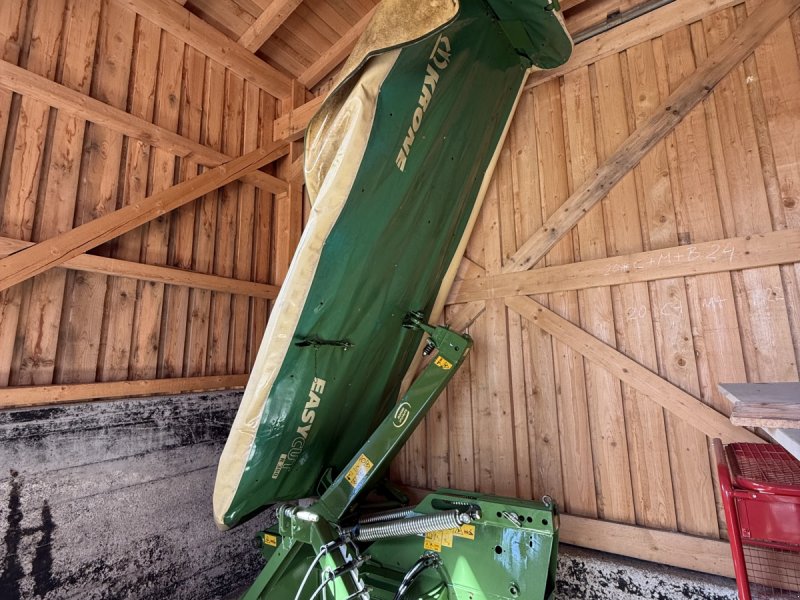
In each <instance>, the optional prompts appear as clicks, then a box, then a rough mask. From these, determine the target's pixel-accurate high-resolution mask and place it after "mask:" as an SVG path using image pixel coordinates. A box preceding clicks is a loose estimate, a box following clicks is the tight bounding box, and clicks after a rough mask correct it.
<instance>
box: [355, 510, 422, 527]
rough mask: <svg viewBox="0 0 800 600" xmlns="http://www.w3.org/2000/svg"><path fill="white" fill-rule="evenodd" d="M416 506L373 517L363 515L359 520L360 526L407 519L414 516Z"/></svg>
mask: <svg viewBox="0 0 800 600" xmlns="http://www.w3.org/2000/svg"><path fill="white" fill-rule="evenodd" d="M415 508H416V506H404V507H402V508H395V509H393V510H387V511H384V512H376V513H372V514H371V515H363V516H362V517H361V518H360V519H359V520H358V524H359V525H369V524H370V523H384V522H386V521H394V520H395V519H406V518H408V517H410V516H412V515H413V514H414V509H415Z"/></svg>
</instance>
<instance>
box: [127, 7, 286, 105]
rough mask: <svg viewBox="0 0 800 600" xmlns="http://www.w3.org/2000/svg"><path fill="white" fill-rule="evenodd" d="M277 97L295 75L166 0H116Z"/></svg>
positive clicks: (284, 92) (283, 91)
mask: <svg viewBox="0 0 800 600" xmlns="http://www.w3.org/2000/svg"><path fill="white" fill-rule="evenodd" d="M116 1H118V2H120V4H121V5H122V6H126V7H128V8H130V9H131V10H132V11H134V12H135V13H137V14H139V15H141V16H142V17H144V18H145V19H147V20H148V21H151V22H153V23H155V24H156V25H158V26H159V27H161V29H164V30H165V31H167V32H169V33H171V34H172V35H174V36H175V37H177V38H178V39H179V40H181V41H182V42H184V43H186V44H189V45H190V46H192V47H193V48H197V49H198V50H199V51H200V52H202V53H203V54H205V55H206V56H208V57H209V58H211V59H213V60H215V61H217V62H218V63H220V64H222V65H223V66H225V68H227V69H230V70H231V71H233V72H234V73H236V74H237V75H239V76H241V77H243V78H244V79H246V80H247V81H249V82H251V83H253V84H255V85H257V86H258V87H260V88H261V89H263V90H264V91H266V92H267V93H269V94H271V95H273V96H275V97H276V98H283V97H284V96H286V95H288V94H289V92H290V91H291V78H290V77H289V76H288V75H286V74H285V73H283V72H281V71H279V70H278V69H276V68H275V67H273V66H272V65H269V64H267V63H265V62H264V61H263V60H260V59H259V58H257V57H256V56H254V55H253V54H252V53H250V52H248V51H247V50H245V49H244V48H242V47H241V46H240V45H239V44H237V43H236V42H234V41H233V40H231V39H230V38H229V37H228V36H226V35H225V34H223V33H221V32H220V31H217V30H216V29H215V28H214V27H212V26H211V25H209V24H208V23H206V22H205V21H203V19H201V18H200V17H197V16H195V15H193V14H192V13H190V12H189V11H188V10H186V9H185V8H183V7H182V6H181V5H180V4H178V3H176V2H165V1H164V0H116Z"/></svg>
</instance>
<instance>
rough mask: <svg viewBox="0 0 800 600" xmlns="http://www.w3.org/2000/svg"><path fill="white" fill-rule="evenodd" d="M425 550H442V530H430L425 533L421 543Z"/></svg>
mask: <svg viewBox="0 0 800 600" xmlns="http://www.w3.org/2000/svg"><path fill="white" fill-rule="evenodd" d="M451 542H452V540H451ZM422 547H423V548H425V550H433V551H434V552H441V551H442V532H441V531H430V532H428V533H426V534H425V542H424V543H423V544H422Z"/></svg>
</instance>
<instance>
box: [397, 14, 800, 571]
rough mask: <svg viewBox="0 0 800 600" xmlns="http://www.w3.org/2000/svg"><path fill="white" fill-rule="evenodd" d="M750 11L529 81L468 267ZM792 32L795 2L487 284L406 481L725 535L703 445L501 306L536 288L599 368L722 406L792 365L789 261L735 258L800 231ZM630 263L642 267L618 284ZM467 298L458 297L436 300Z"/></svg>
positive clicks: (576, 174) (797, 40)
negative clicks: (538, 255) (542, 239)
mask: <svg viewBox="0 0 800 600" xmlns="http://www.w3.org/2000/svg"><path fill="white" fill-rule="evenodd" d="M759 5H760V3H759V2H749V1H748V2H747V3H746V6H745V4H739V5H737V6H735V7H733V8H728V9H725V10H722V11H720V12H717V13H714V14H713V15H711V16H708V17H706V18H703V19H702V21H698V22H695V23H691V24H690V25H688V26H683V27H679V28H677V29H674V30H672V31H669V32H668V33H664V34H663V35H658V36H657V37H653V39H650V40H649V41H646V42H644V43H640V44H638V45H636V46H633V47H630V48H626V49H624V50H623V51H621V52H618V53H614V54H612V55H610V56H607V57H604V58H602V59H600V60H596V61H595V62H593V63H592V64H589V65H588V66H582V67H580V68H576V69H572V70H567V71H566V72H565V73H564V74H563V75H562V76H560V77H558V78H552V79H550V80H547V81H544V82H542V83H539V84H536V85H530V86H529V87H528V88H526V89H525V91H524V93H523V94H522V97H521V99H520V103H519V109H518V112H517V114H516V116H515V118H514V121H513V124H512V127H511V130H510V133H509V135H508V138H507V140H506V142H505V145H504V147H503V149H502V154H501V156H500V159H499V163H498V165H497V168H496V171H495V174H494V178H493V181H492V184H491V186H490V189H489V192H488V195H487V197H486V200H485V204H484V207H483V210H482V213H481V216H480V218H479V222H478V224H477V226H476V229H475V232H474V234H473V236H472V238H471V240H470V243H469V247H468V250H467V254H466V256H467V261H465V264H464V265H463V266H464V268H463V269H462V273H463V274H465V275H464V277H465V278H468V277H470V276H472V275H474V274H475V273H482V270H485V273H486V275H487V276H491V275H493V274H498V273H500V271H501V269H502V268H503V266H504V265H507V263H508V258H509V257H510V256H511V255H512V254H513V253H514V251H515V250H516V249H517V247H518V246H519V245H520V244H521V243H522V242H523V241H525V240H527V239H528V238H529V237H530V236H531V235H532V234H533V233H534V232H535V231H536V230H537V229H539V228H541V226H542V224H543V222H544V221H545V220H546V219H547V218H548V217H549V216H550V215H552V214H553V213H554V212H555V211H556V210H557V209H558V207H559V206H560V205H561V204H562V203H563V202H564V201H565V200H566V199H567V198H568V197H569V196H570V194H571V193H572V192H574V191H575V190H576V189H578V188H579V186H580V185H581V184H582V182H583V181H584V180H586V179H587V178H588V176H589V175H590V174H591V173H592V172H593V171H594V170H595V168H596V167H597V166H598V165H600V164H602V163H603V161H604V160H605V159H606V158H607V157H608V156H609V155H610V154H611V153H612V152H614V151H615V150H616V149H618V148H619V147H620V145H621V144H622V143H623V142H624V141H625V140H626V138H627V137H628V135H629V134H630V133H631V132H633V131H634V130H635V129H636V127H637V126H638V125H639V124H641V123H642V122H643V121H645V120H646V119H647V118H648V117H649V116H650V115H651V114H652V113H653V111H654V110H655V109H656V107H658V106H659V104H660V103H661V102H662V101H664V100H665V99H666V98H667V96H668V95H669V94H670V93H671V92H672V91H674V90H675V88H676V87H677V86H678V85H679V84H680V83H681V81H683V80H684V79H685V78H686V77H687V76H688V75H690V74H691V73H692V72H693V71H694V70H695V68H696V67H697V66H698V65H699V64H702V63H703V61H704V60H705V58H706V56H707V55H708V53H709V52H710V51H712V50H713V49H714V48H715V47H716V46H717V45H719V44H720V43H721V42H722V41H723V40H725V39H726V38H727V37H728V36H729V35H730V33H731V32H732V31H733V30H734V29H735V28H736V26H737V24H738V23H741V22H742V21H744V20H745V19H746V16H747V13H748V12H750V13H752V12H753V11H755V10H756V9H757V7H758V6H759ZM798 47H800V17H798V14H795V15H794V16H793V17H792V18H791V22H785V23H784V24H783V25H781V26H780V27H779V28H778V29H776V30H775V31H774V32H773V33H772V34H771V35H770V36H769V37H768V38H767V40H766V41H765V42H764V43H763V44H761V45H760V46H759V47H758V49H757V51H756V52H755V54H754V56H751V57H749V58H748V59H747V60H746V61H745V62H744V63H743V64H742V65H740V66H739V67H737V68H736V69H734V71H733V72H732V73H731V74H729V76H727V77H726V78H725V79H724V80H723V81H722V83H721V84H720V85H719V86H718V87H717V88H716V89H715V91H714V92H713V94H712V95H711V96H710V97H709V98H708V99H707V100H706V101H704V102H703V103H702V104H700V105H698V106H697V107H696V108H695V109H694V110H693V111H692V112H691V113H690V115H689V116H688V117H687V118H686V119H684V120H683V122H681V123H680V124H679V125H678V126H677V128H676V129H674V130H673V131H672V132H671V133H669V134H668V135H667V136H666V138H665V139H664V140H663V141H661V142H660V143H658V144H657V146H656V147H655V148H654V149H653V150H652V151H651V152H650V153H649V154H648V155H647V156H646V158H645V159H644V160H643V161H642V162H641V163H640V164H639V165H638V166H637V167H636V168H635V169H634V171H633V172H631V173H630V174H629V175H627V176H626V177H625V178H624V179H623V180H622V181H621V182H620V183H619V184H618V185H616V186H615V187H614V188H613V190H612V191H611V192H610V193H609V195H608V196H607V197H606V198H605V199H603V201H602V202H601V203H599V204H598V205H596V206H595V208H594V209H592V210H591V211H590V212H589V213H588V214H587V215H586V216H585V217H584V218H583V219H582V220H581V221H580V223H579V224H578V225H577V226H576V227H575V228H574V229H573V230H572V231H571V232H570V234H569V235H567V236H566V237H565V238H564V239H563V240H562V241H561V242H560V243H558V245H556V246H555V247H554V248H553V249H552V250H551V251H550V252H549V254H547V256H546V257H545V258H544V260H542V261H541V262H540V263H539V264H538V265H537V267H536V269H534V271H532V273H534V278H533V279H531V278H530V277H529V279H530V281H532V282H533V283H530V284H529V285H528V287H527V288H524V292H517V291H515V290H517V289H518V287H519V286H518V285H517V284H516V283H515V280H511V279H509V280H508V282H510V283H508V285H506V287H505V288H498V289H496V290H493V291H492V293H490V294H488V295H485V296H484V298H486V297H489V298H490V299H488V300H487V301H486V308H485V311H484V312H483V313H482V315H481V316H480V317H479V318H478V319H477V320H476V321H475V322H474V323H473V324H472V325H471V326H470V327H469V334H470V335H471V336H472V337H473V339H474V342H475V343H474V349H473V351H472V353H471V354H470V356H469V360H468V362H467V364H466V365H465V366H464V367H463V368H462V369H461V370H460V371H459V373H458V374H457V375H456V377H455V379H454V381H453V382H452V383H451V385H450V386H449V388H448V389H447V392H446V394H445V395H444V396H442V397H441V398H440V399H439V401H438V402H437V403H436V405H435V406H434V408H433V409H432V411H431V413H430V414H429V416H428V418H427V420H426V422H425V425H424V426H423V427H420V428H419V430H418V431H417V433H416V434H415V435H414V437H413V438H412V439H411V440H410V441H409V443H408V444H407V445H406V447H405V448H404V450H403V452H402V454H401V455H400V457H399V458H398V460H397V461H396V463H395V465H394V468H395V470H396V474H397V476H398V477H399V479H401V480H402V481H403V482H405V483H407V484H410V485H412V486H417V487H422V488H438V487H444V486H450V487H454V488H460V489H465V490H477V491H480V492H486V493H496V494H499V495H505V496H519V497H522V498H540V497H541V496H543V495H545V494H547V495H550V496H552V497H553V498H554V499H555V500H556V502H557V504H558V506H559V507H560V509H561V510H562V511H564V512H565V513H567V514H569V515H579V516H582V517H588V518H591V519H600V520H604V521H611V522H618V523H625V524H637V525H640V526H645V527H647V528H653V529H660V530H671V531H678V532H684V533H688V534H696V535H700V536H704V537H708V538H715V539H719V538H720V536H722V537H724V536H725V532H724V516H723V515H722V512H721V508H720V504H719V499H718V492H717V485H716V481H715V473H714V470H713V469H712V461H711V458H710V455H709V439H708V438H707V437H706V435H705V434H704V433H702V432H701V431H700V430H699V429H698V428H697V423H696V422H694V420H692V419H682V418H678V417H677V416H675V415H674V414H672V412H671V411H668V410H665V409H664V408H662V406H661V405H659V403H656V402H654V401H653V399H652V398H651V397H650V396H649V395H648V393H652V391H650V392H643V391H642V389H640V388H645V386H644V385H638V383H639V382H638V381H637V380H636V377H632V378H631V377H629V378H628V380H627V382H621V381H620V379H618V378H617V377H615V376H614V375H612V373H611V372H610V371H609V370H608V369H607V368H604V367H603V366H600V365H599V364H598V363H597V361H593V360H589V359H587V358H585V357H584V356H583V355H582V352H586V348H585V346H584V345H583V340H585V338H583V337H581V336H580V335H576V334H575V332H574V328H573V330H569V331H567V330H566V329H563V328H562V332H561V333H559V335H557V336H553V335H550V334H549V333H547V332H546V331H545V330H544V329H542V328H541V327H539V326H537V324H536V323H535V322H533V321H532V320H529V319H528V318H526V317H522V316H520V314H519V313H518V312H517V311H515V310H513V309H511V308H509V307H508V306H507V304H506V300H508V297H510V296H513V295H515V294H517V293H521V294H522V293H524V294H528V295H529V296H530V297H531V298H533V299H534V300H535V301H536V302H538V303H540V304H541V305H543V306H544V307H547V308H549V310H550V311H553V312H554V313H555V314H556V315H558V316H560V317H562V318H563V319H566V320H567V321H568V322H569V323H572V324H574V325H577V326H578V327H579V328H580V329H582V330H583V332H585V333H586V334H588V335H589V336H591V338H592V339H595V340H600V341H602V343H603V344H605V345H606V346H604V348H605V350H604V351H603V356H604V357H605V359H606V360H607V361H609V363H611V364H614V363H619V360H618V359H617V358H615V357H617V356H624V357H628V358H630V359H632V360H633V361H635V363H638V365H641V366H643V367H645V369H646V370H647V371H648V372H650V373H654V374H657V375H658V376H660V377H661V378H663V380H665V381H667V382H670V383H671V384H672V385H673V386H674V388H672V389H676V390H678V391H680V390H682V391H683V392H686V393H688V394H689V395H691V396H692V397H694V398H696V399H699V400H700V401H701V402H702V403H703V404H705V405H707V406H710V407H712V408H714V409H715V410H717V411H719V412H721V413H724V414H727V413H728V411H729V406H728V405H727V403H726V401H725V400H724V399H723V398H722V397H721V396H720V394H719V392H718V391H717V384H718V383H720V382H773V381H797V378H798V370H797V356H798V351H800V312H799V311H800V300H799V299H798V293H799V290H798V286H797V278H798V273H799V272H798V265H797V264H777V263H773V265H771V266H760V267H758V268H742V267H741V266H737V265H742V264H746V261H747V260H749V255H750V254H751V251H753V250H754V248H755V246H753V248H752V249H751V247H750V246H751V245H752V244H755V245H757V246H759V247H761V248H762V250H763V249H764V248H766V253H767V254H769V253H770V252H773V253H777V252H778V251H784V250H786V244H789V243H790V242H789V241H788V238H787V237H785V236H784V237H781V234H782V233H784V234H786V235H789V234H791V231H789V232H788V233H787V232H785V231H784V230H793V229H795V230H796V229H798V228H800V60H798V52H797V51H798ZM773 232H777V233H773ZM792 239H793V240H794V241H793V242H792V243H794V244H796V238H792ZM643 252H653V253H651V254H646V255H642V256H638V254H639V253H643ZM794 255H795V256H797V253H796V246H795V253H794ZM614 257H620V258H618V259H616V260H615V259H614ZM603 259H611V260H606V262H598V261H602V260H603ZM795 260H797V259H796V258H795ZM767 263H769V259H767ZM565 265H566V266H567V267H561V268H560V269H558V270H556V269H557V267H560V266H565ZM698 265H702V269H703V270H698V269H700V267H698ZM709 265H713V266H709ZM668 268H669V278H664V277H665V275H663V274H660V273H664V272H665V270H666V269H668ZM709 270H710V271H714V272H709ZM639 272H641V273H639ZM625 273H629V274H631V279H633V280H634V282H632V283H625V284H618V283H619V282H620V281H621V279H620V277H618V276H619V275H620V274H625ZM637 273H638V274H637ZM694 273H703V274H696V275H695V274H694ZM526 275H530V273H528V274H526ZM537 275H538V276H537ZM587 275H592V277H591V278H589V279H588V280H587V278H586V276H587ZM684 275H685V276H684ZM516 281H521V279H520V280H516ZM611 281H614V282H615V284H614V285H610V284H609V283H610V282H611ZM626 281H627V280H626ZM536 282H538V284H537V283H536ZM572 282H574V284H573V283H572ZM459 283H460V282H459V281H457V282H456V286H455V288H454V289H455V290H457V289H458V288H459ZM473 289H475V288H473ZM490 291H491V290H490ZM519 297H520V296H517V298H519ZM521 297H523V298H524V296H521ZM472 299H474V297H473V298H468V297H466V296H464V295H463V294H462V295H461V297H459V293H458V291H455V292H454V293H453V294H452V295H451V301H450V305H449V306H448V307H447V314H448V315H453V314H454V313H455V312H457V311H458V310H459V308H460V307H459V302H465V301H467V300H472ZM528 316H530V314H529V315H528ZM564 331H567V332H566V333H564ZM617 353H619V354H617ZM621 372H622V373H628V371H627V369H626V368H622V370H621V371H618V373H621ZM650 389H651V390H652V388H650ZM666 395H667V396H669V394H666ZM660 400H663V398H662V399H660ZM667 400H669V399H667ZM584 522H585V521H584ZM627 544H630V545H631V546H634V545H636V544H637V541H636V540H635V539H632V538H629V539H628V542H627ZM625 546H626V544H624V543H621V544H619V547H618V552H619V553H622V554H625V553H626V547H625ZM723 558H724V557H723ZM703 561H704V557H702V556H698V557H697V563H698V564H699V565H700V566H699V568H700V569H702V568H703V566H702V563H703Z"/></svg>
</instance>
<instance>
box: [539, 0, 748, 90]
mask: <svg viewBox="0 0 800 600" xmlns="http://www.w3.org/2000/svg"><path fill="white" fill-rule="evenodd" d="M743 1H744V0H704V1H703V2H698V1H697V0H675V1H674V2H672V3H670V4H667V5H666V6H662V7H661V8H659V9H657V10H654V11H653V12H651V13H649V14H647V15H644V16H642V17H639V18H638V19H634V20H633V21H630V22H628V23H625V24H624V25H620V26H619V27H615V28H614V29H611V30H610V31H607V32H606V33H602V34H600V35H598V36H595V37H593V38H591V39H589V40H586V41H585V42H582V43H580V44H578V45H576V46H575V50H574V51H573V52H572V57H571V58H570V59H569V61H568V62H567V63H566V64H564V65H562V66H560V67H558V68H556V69H551V70H549V71H537V72H536V73H533V74H532V75H531V76H530V77H529V78H528V83H527V85H526V87H533V86H536V85H539V84H540V83H544V82H545V81H548V80H550V79H553V78H554V77H560V76H562V75H564V74H565V73H569V72H570V71H574V70H575V69H580V68H581V67H585V66H586V65H590V64H592V63H595V62H597V61H598V60H600V59H601V58H603V57H606V56H610V55H611V54H617V53H618V52H622V51H623V50H626V49H628V48H631V47H633V46H636V45H637V44H641V43H642V42H647V41H649V40H652V39H653V38H655V37H658V36H661V35H664V34H665V33H667V32H668V31H672V30H673V29H677V28H679V27H683V26H685V25H688V24H689V23H694V22H695V21H699V20H701V19H702V18H703V17H705V16H707V15H710V14H711V13H714V12H717V11H718V10H722V9H723V8H728V7H729V6H734V5H736V4H741V3H742V2H743ZM562 4H563V3H562Z"/></svg>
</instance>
